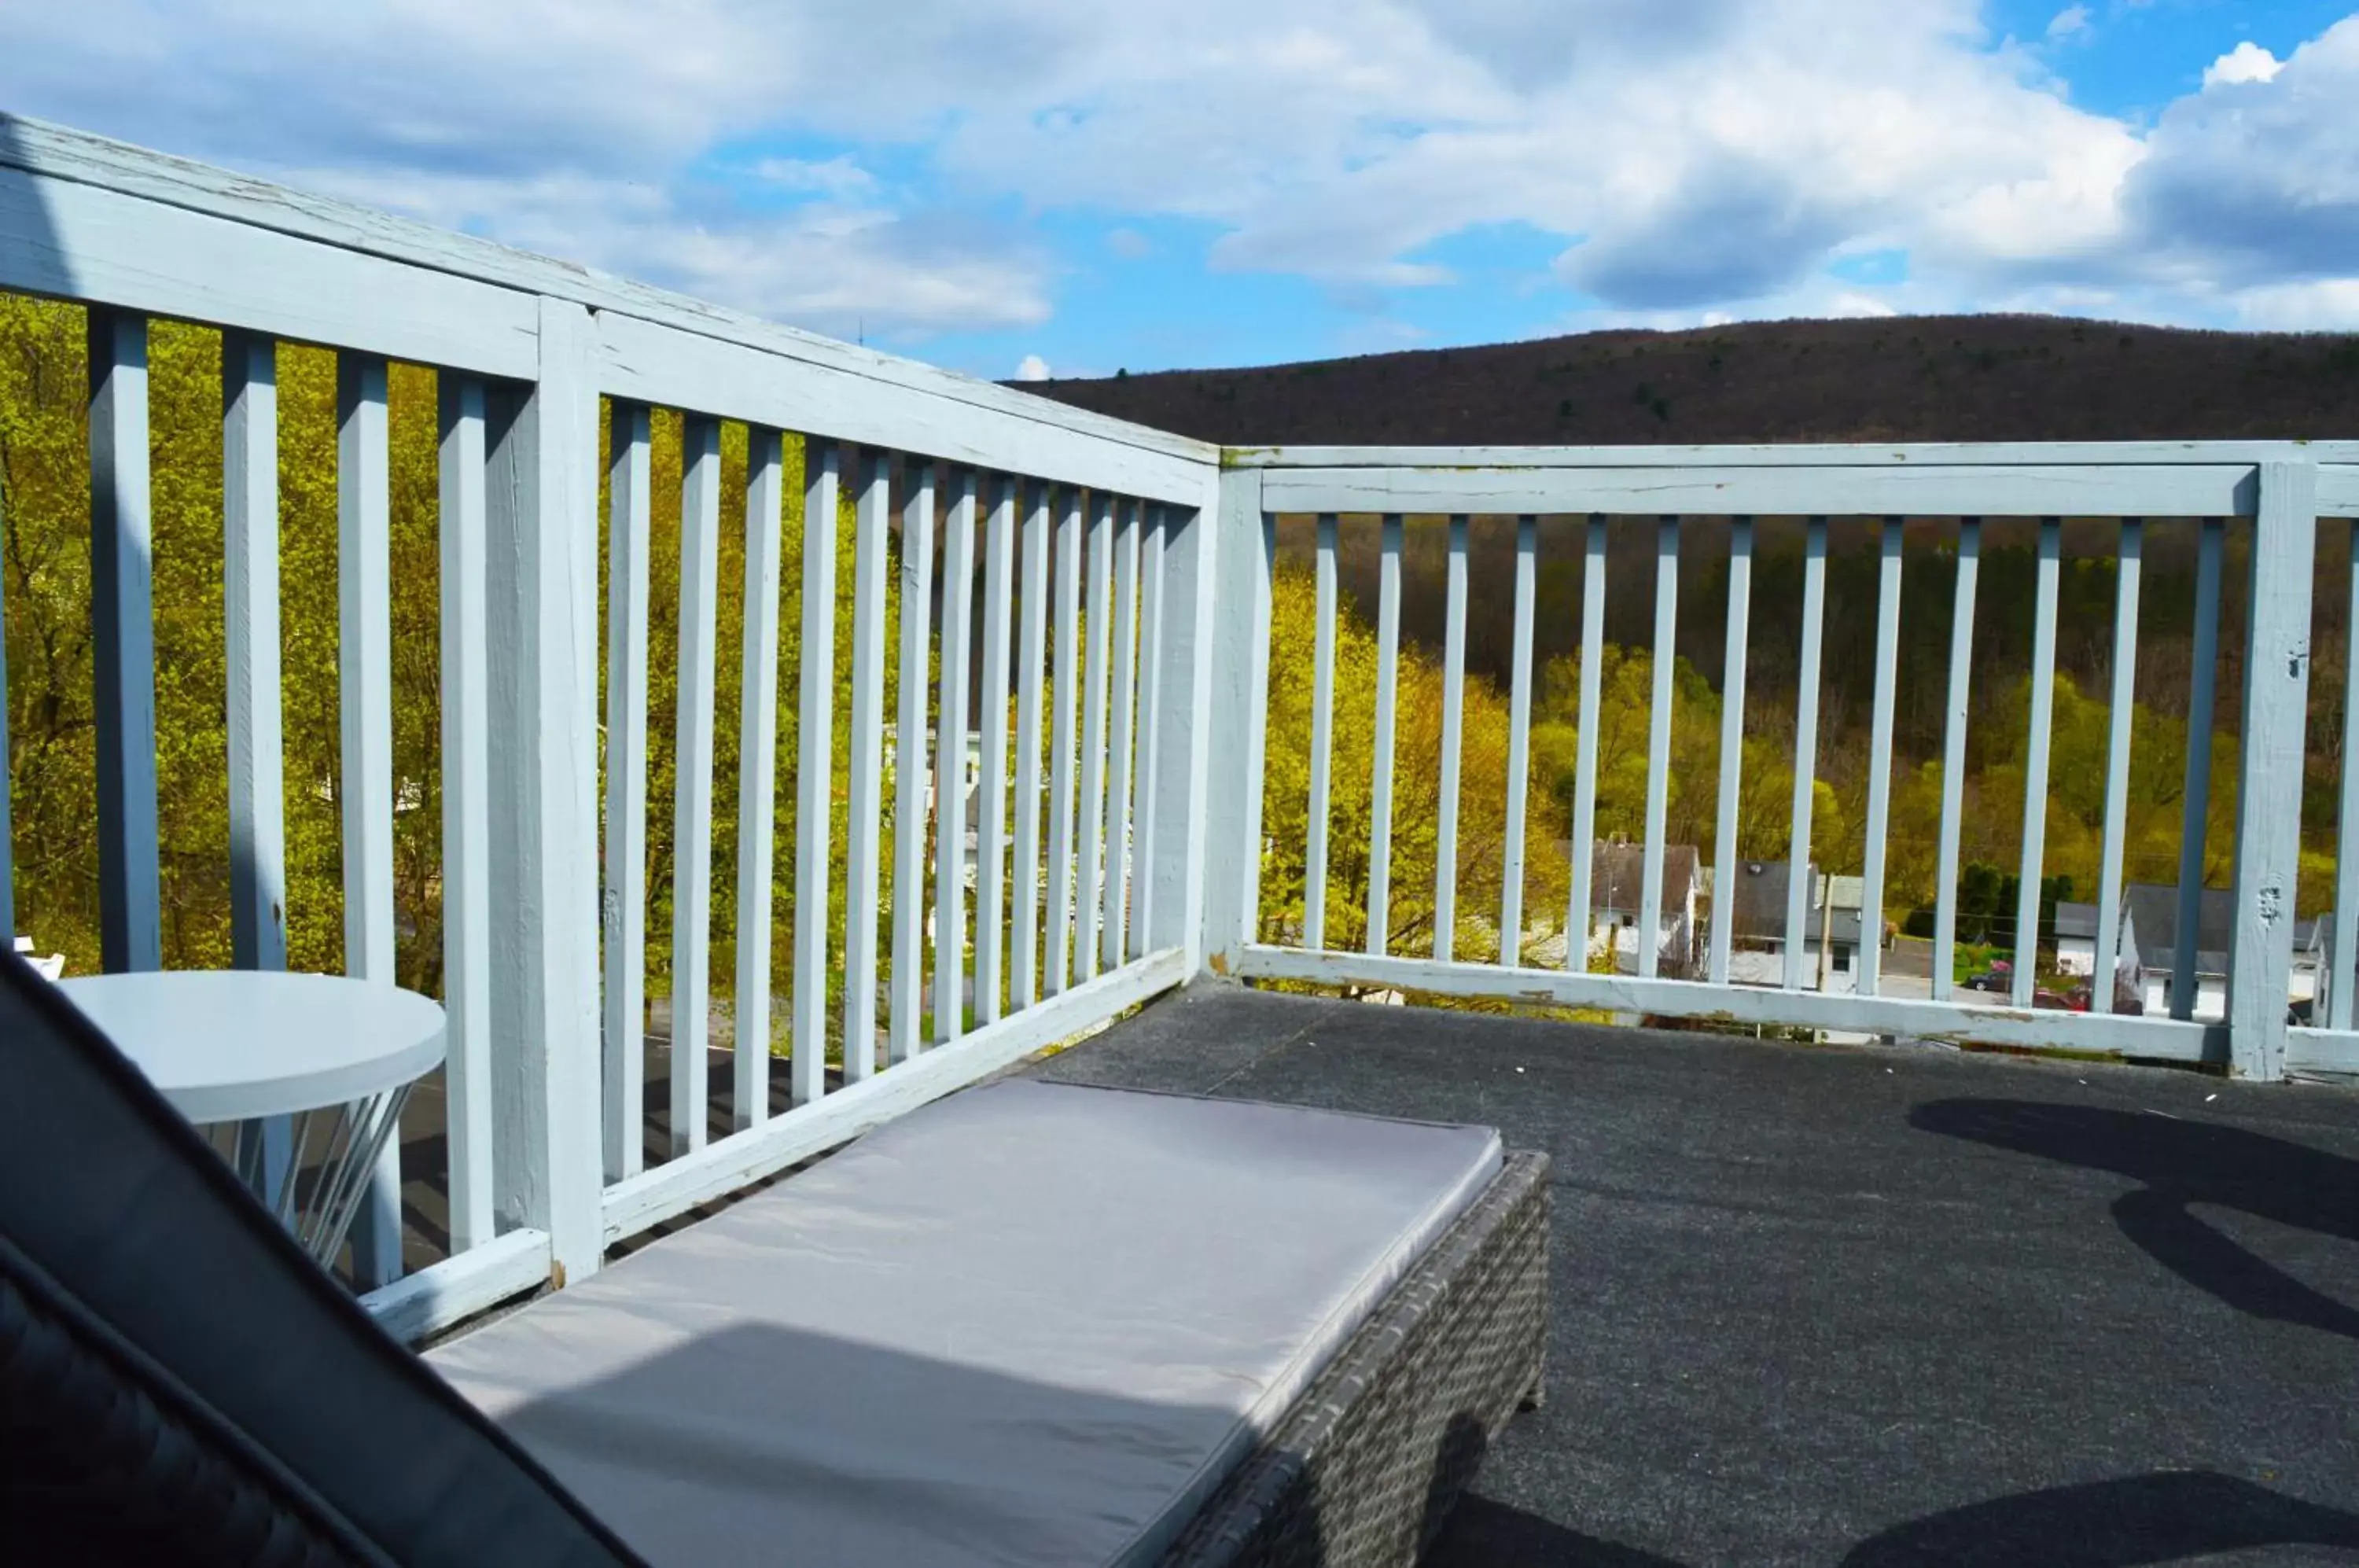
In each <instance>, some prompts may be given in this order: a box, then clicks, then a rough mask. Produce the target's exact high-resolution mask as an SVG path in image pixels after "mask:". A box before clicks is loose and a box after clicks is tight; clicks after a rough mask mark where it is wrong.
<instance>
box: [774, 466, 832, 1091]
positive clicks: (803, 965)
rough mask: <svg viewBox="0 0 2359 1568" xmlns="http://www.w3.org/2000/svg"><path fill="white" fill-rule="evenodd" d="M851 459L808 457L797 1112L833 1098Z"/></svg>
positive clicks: (793, 1078) (792, 1069)
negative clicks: (831, 1019)
mask: <svg viewBox="0 0 2359 1568" xmlns="http://www.w3.org/2000/svg"><path fill="white" fill-rule="evenodd" d="M842 463H843V458H842V456H841V455H840V453H839V452H838V450H837V448H836V445H835V443H834V442H833V441H807V442H806V443H805V444H804V447H803V622H802V650H801V654H800V659H801V676H802V685H801V690H800V692H799V697H798V705H797V708H796V720H797V724H798V727H799V729H800V731H801V734H800V735H799V744H798V746H796V750H795V995H794V1010H795V1018H794V1043H793V1050H794V1055H793V1057H792V1059H791V1060H790V1061H789V1062H788V1069H787V1083H788V1093H789V1094H791V1095H792V1096H793V1099H794V1103H795V1104H796V1105H809V1104H810V1103H811V1102H812V1101H813V1100H816V1099H818V1098H820V1097H821V1095H823V1094H826V1093H827V939H828V929H827V926H828V915H827V909H828V885H827V884H828V855H829V854H830V848H829V844H828V840H829V837H830V827H831V824H830V823H829V821H828V818H829V815H830V814H831V812H832V808H833V806H834V802H835V783H834V780H835V595H836V570H835V531H836V508H837V505H838V502H837V499H836V489H837V486H838V485H839V484H840V483H841V479H840V469H841V465H842Z"/></svg>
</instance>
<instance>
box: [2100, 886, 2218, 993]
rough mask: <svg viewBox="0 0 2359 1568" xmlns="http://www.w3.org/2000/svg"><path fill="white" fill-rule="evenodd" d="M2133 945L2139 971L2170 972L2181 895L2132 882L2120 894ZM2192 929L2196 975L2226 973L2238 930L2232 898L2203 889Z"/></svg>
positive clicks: (2175, 949) (2176, 947) (2172, 889)
mask: <svg viewBox="0 0 2359 1568" xmlns="http://www.w3.org/2000/svg"><path fill="white" fill-rule="evenodd" d="M2122 905H2123V909H2124V910H2125V913H2126V915H2127V917H2128V920H2129V924H2130V933H2131V939H2132V940H2133V941H2135V942H2136V944H2137V961H2138V966H2139V967H2140V968H2142V969H2152V970H2168V969H2169V968H2170V967H2171V966H2172V964H2174V963H2175V962H2176V961H2177V955H2178V953H2179V889H2178V888H2176V887H2165V886H2163V885H2162V884H2161V883H2158V882H2133V883H2131V884H2130V885H2129V886H2128V887H2125V888H2124V889H2122ZM2198 909H2199V913H2198V915H2197V919H2196V926H2195V972H2196V973H2197V974H2198V975H2225V974H2227V973H2228V941H2229V936H2230V934H2231V933H2232V932H2233V931H2234V930H2235V927H2236V895H2235V894H2234V893H2233V892H2231V891H2229V890H2228V889H2227V888H2225V887H2206V888H2204V889H2203V892H2202V898H2201V903H2200V904H2199V906H2198Z"/></svg>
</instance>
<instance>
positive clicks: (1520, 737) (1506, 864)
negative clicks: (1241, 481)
mask: <svg viewBox="0 0 2359 1568" xmlns="http://www.w3.org/2000/svg"><path fill="white" fill-rule="evenodd" d="M1264 486H1265V490H1266V486H1267V481H1266V480H1265V481H1264ZM1539 553H1540V520H1539V519H1538V517H1519V518H1517V522H1516V634H1515V635H1516V640H1515V643H1514V645H1513V646H1514V650H1515V651H1514V654H1513V656H1512V662H1511V663H1510V666H1509V670H1510V676H1511V679H1510V681H1509V687H1508V695H1507V815H1506V828H1505V830H1504V832H1505V839H1506V842H1505V844H1503V845H1502V846H1501V856H1500V858H1501V860H1502V862H1503V865H1502V866H1501V870H1500V874H1499V883H1500V887H1499V962H1500V963H1502V964H1514V963H1516V962H1517V959H1518V955H1519V954H1521V953H1522V952H1523V945H1524V941H1523V939H1524V813H1525V810H1526V796H1527V792H1528V791H1529V789H1530V788H1531V746H1532V618H1533V611H1532V604H1533V599H1534V597H1535V595H1536V594H1537V593H1538V582H1539Z"/></svg>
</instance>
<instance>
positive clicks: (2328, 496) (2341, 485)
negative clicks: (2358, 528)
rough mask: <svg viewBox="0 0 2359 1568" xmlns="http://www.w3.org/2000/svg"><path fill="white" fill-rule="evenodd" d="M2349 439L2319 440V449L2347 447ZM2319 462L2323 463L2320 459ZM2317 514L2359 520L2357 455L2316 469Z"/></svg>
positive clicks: (2358, 459) (2358, 457) (2358, 465)
mask: <svg viewBox="0 0 2359 1568" xmlns="http://www.w3.org/2000/svg"><path fill="white" fill-rule="evenodd" d="M2351 444H2352V443H2351V442H2349V441H2321V442H2320V443H2319V445H2320V447H2321V449H2324V448H2340V447H2348V446H2350V445H2351ZM2321 463H2324V460H2323V459H2321ZM2318 515H2319V516H2320V517H2349V518H2352V519H2354V521H2359V456H2354V457H2352V458H2349V459H2346V460H2345V462H2344V463H2336V464H2332V465H2325V466H2321V468H2320V469H2319V471H2318Z"/></svg>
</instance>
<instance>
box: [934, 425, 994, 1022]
mask: <svg viewBox="0 0 2359 1568" xmlns="http://www.w3.org/2000/svg"><path fill="white" fill-rule="evenodd" d="M973 645H974V470H973V469H971V468H962V469H960V470H959V471H958V475H957V477H956V478H955V479H953V480H952V481H951V507H950V517H949V518H948V519H947V521H946V522H945V523H944V525H943V528H942V688H941V697H940V711H939V713H938V714H937V726H938V727H937V729H936V732H935V739H934V1032H933V1039H934V1040H935V1041H936V1042H938V1043H941V1044H948V1043H949V1042H950V1041H951V1040H956V1039H957V1038H958V1037H959V1036H960V1034H961V1033H962V1032H963V1028H962V1025H963V1017H964V1015H963V1007H964V1005H965V998H964V996H963V995H962V991H963V987H964V984H965V980H966V951H965V950H966V820H967V811H966V728H967V726H966V697H967V659H968V657H969V654H970V650H971V649H972V648H973ZM977 825H978V826H980V824H977ZM982 847H983V840H982V835H981V834H980V833H977V835H976V838H975V848H976V850H977V852H978V853H980V851H981V850H982Z"/></svg>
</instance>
